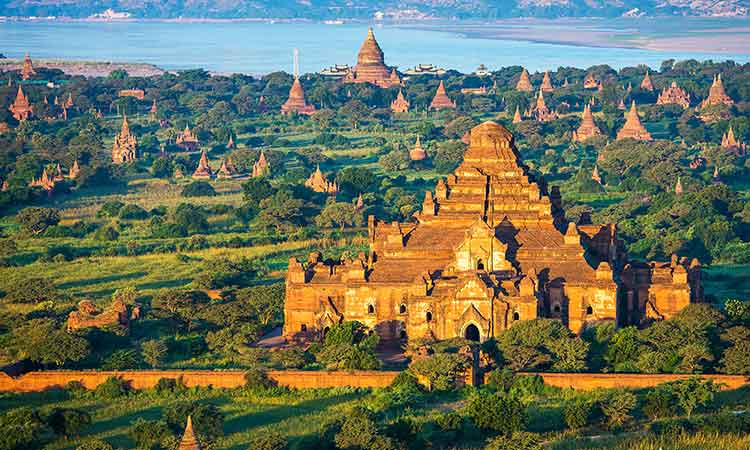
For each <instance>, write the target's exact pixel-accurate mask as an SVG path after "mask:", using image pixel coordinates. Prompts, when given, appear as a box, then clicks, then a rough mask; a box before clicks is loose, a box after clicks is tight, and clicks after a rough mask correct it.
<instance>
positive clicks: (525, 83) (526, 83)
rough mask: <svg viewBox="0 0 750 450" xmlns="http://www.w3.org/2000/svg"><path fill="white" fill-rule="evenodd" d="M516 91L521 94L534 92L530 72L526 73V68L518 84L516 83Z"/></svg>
mask: <svg viewBox="0 0 750 450" xmlns="http://www.w3.org/2000/svg"><path fill="white" fill-rule="evenodd" d="M516 90H517V91H520V92H531V91H533V90H534V87H533V86H532V85H531V80H529V72H527V71H526V68H525V67H524V68H523V70H521V76H520V77H519V78H518V83H516Z"/></svg>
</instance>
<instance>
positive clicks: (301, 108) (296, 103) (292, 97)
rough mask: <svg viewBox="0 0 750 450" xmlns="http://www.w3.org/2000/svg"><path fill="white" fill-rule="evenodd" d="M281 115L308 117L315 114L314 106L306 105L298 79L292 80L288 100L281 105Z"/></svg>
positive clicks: (303, 91) (303, 92)
mask: <svg viewBox="0 0 750 450" xmlns="http://www.w3.org/2000/svg"><path fill="white" fill-rule="evenodd" d="M281 113H282V114H292V113H297V114H302V115H305V116H309V115H312V114H314V113H315V106H313V105H308V104H307V100H305V90H304V89H302V83H300V82H299V78H295V79H294V83H292V87H291V89H289V98H288V99H287V100H286V102H284V104H283V105H281Z"/></svg>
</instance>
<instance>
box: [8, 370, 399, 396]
mask: <svg viewBox="0 0 750 450" xmlns="http://www.w3.org/2000/svg"><path fill="white" fill-rule="evenodd" d="M396 375H398V372H385V371H382V372H381V371H356V372H343V371H342V372H324V371H316V372H311V371H291V370H290V371H269V372H268V376H269V378H271V379H272V380H275V381H276V382H277V383H278V384H279V385H280V386H286V387H291V388H298V389H303V388H329V387H384V386H388V385H389V384H390V383H391V381H393V379H394V378H395V377H396ZM112 376H116V377H119V378H122V379H123V380H125V381H127V382H128V383H129V384H130V386H131V387H132V388H134V389H146V388H151V387H154V386H155V385H156V383H157V382H158V381H159V379H160V378H179V377H182V379H183V382H184V383H185V384H186V385H187V386H188V387H193V386H201V387H208V386H212V387H215V388H238V387H241V386H243V385H244V384H245V372H243V371H241V370H231V371H211V370H174V371H166V370H165V371H161V370H142V371H122V372H120V371H93V370H92V371H44V372H29V373H26V374H24V375H22V376H20V377H18V378H13V377H10V376H8V375H6V374H5V373H0V392H9V391H12V392H32V391H43V390H45V389H51V388H55V387H62V386H65V385H66V384H68V383H69V382H71V381H78V382H80V383H82V384H83V385H84V386H85V387H87V388H89V389H93V388H95V387H97V386H98V385H100V384H102V383H103V382H104V381H105V380H106V379H107V378H109V377H112Z"/></svg>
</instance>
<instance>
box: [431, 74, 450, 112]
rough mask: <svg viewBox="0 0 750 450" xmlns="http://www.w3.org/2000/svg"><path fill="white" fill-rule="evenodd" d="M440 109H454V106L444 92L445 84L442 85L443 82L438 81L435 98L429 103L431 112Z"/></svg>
mask: <svg viewBox="0 0 750 450" xmlns="http://www.w3.org/2000/svg"><path fill="white" fill-rule="evenodd" d="M440 109H456V104H455V103H454V102H453V101H452V100H451V99H450V98H449V97H448V94H447V93H446V92H445V84H443V80H440V85H439V86H438V88H437V92H435V97H433V98H432V102H431V103H430V110H431V111H435V110H440Z"/></svg>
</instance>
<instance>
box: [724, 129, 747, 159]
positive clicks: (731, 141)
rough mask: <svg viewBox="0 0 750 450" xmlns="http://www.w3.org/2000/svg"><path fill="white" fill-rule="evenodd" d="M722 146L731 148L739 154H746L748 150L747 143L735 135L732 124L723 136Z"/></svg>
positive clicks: (727, 148)
mask: <svg viewBox="0 0 750 450" xmlns="http://www.w3.org/2000/svg"><path fill="white" fill-rule="evenodd" d="M721 148H723V149H726V150H730V151H732V152H734V153H735V154H736V155H737V156H745V153H746V152H747V144H745V143H744V142H742V141H740V140H739V139H737V138H736V137H735V136H734V129H732V127H731V126H730V127H729V130H727V132H726V133H724V134H723V135H722V137H721Z"/></svg>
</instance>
